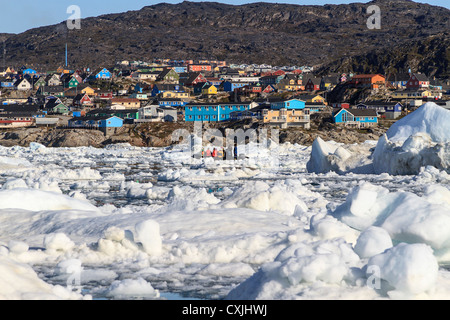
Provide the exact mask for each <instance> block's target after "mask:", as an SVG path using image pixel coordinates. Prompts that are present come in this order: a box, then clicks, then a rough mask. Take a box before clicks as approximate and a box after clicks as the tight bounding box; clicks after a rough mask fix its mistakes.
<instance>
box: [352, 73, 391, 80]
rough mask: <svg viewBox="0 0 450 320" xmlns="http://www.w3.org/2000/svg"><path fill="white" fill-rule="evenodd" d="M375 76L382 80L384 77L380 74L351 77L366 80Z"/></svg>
mask: <svg viewBox="0 0 450 320" xmlns="http://www.w3.org/2000/svg"><path fill="white" fill-rule="evenodd" d="M376 76H379V77H383V78H384V76H382V75H381V74H355V75H354V76H353V79H366V78H373V77H376Z"/></svg>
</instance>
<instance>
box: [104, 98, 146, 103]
mask: <svg viewBox="0 0 450 320" xmlns="http://www.w3.org/2000/svg"><path fill="white" fill-rule="evenodd" d="M127 102H134V103H140V102H141V101H140V100H139V99H134V98H113V99H111V103H113V104H114V103H127Z"/></svg>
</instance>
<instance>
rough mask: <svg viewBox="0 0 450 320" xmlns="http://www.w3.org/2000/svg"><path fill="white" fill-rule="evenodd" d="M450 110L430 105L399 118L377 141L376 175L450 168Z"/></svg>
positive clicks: (375, 152)
mask: <svg viewBox="0 0 450 320" xmlns="http://www.w3.org/2000/svg"><path fill="white" fill-rule="evenodd" d="M449 121H450V111H448V110H446V109H444V108H442V107H440V106H438V105H437V104H435V103H433V102H428V103H425V104H424V105H422V106H421V107H420V108H419V109H417V110H416V111H414V112H413V113H411V114H409V115H408V116H406V117H404V118H402V119H400V120H399V121H397V122H396V123H394V124H393V125H392V127H391V128H389V130H388V131H387V132H386V133H385V134H384V135H383V136H382V137H381V138H380V139H379V140H378V144H377V146H376V148H375V150H374V152H373V155H372V159H373V167H374V170H375V173H377V174H379V173H384V172H385V173H389V174H392V175H416V174H419V173H420V172H421V168H422V167H426V166H433V167H435V168H437V169H439V170H446V171H447V170H448V169H449V168H450V130H449V129H448V123H449Z"/></svg>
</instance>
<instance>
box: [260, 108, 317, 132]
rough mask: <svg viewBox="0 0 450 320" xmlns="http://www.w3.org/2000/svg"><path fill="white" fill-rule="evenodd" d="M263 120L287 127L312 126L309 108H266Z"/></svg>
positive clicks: (307, 127) (306, 127)
mask: <svg viewBox="0 0 450 320" xmlns="http://www.w3.org/2000/svg"><path fill="white" fill-rule="evenodd" d="M263 122H264V123H267V124H272V125H277V126H280V127H282V128H286V127H292V126H296V127H303V128H305V129H309V128H310V119H309V110H303V109H302V110H299V109H285V108H283V109H278V110H274V109H266V110H264V111H263Z"/></svg>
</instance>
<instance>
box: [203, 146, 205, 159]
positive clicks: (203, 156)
mask: <svg viewBox="0 0 450 320" xmlns="http://www.w3.org/2000/svg"><path fill="white" fill-rule="evenodd" d="M204 157H205V148H202V158H204Z"/></svg>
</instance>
